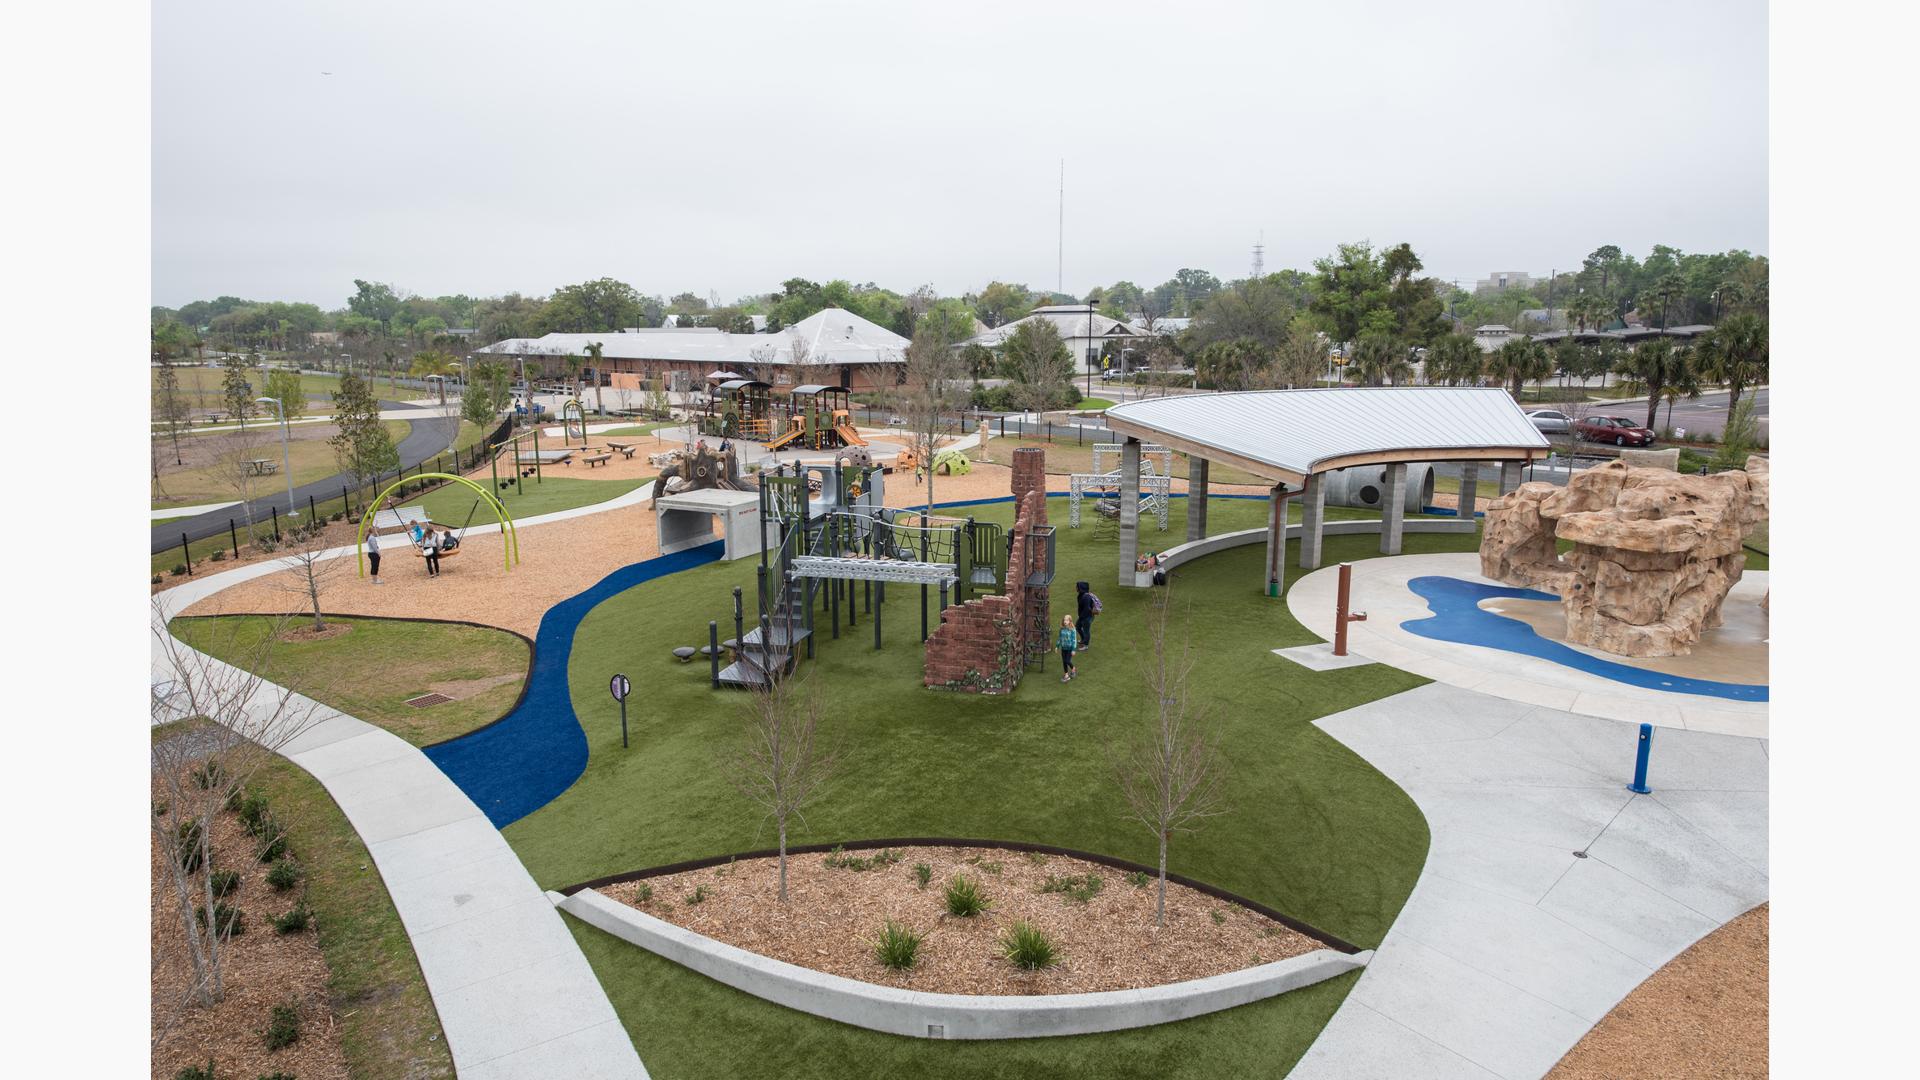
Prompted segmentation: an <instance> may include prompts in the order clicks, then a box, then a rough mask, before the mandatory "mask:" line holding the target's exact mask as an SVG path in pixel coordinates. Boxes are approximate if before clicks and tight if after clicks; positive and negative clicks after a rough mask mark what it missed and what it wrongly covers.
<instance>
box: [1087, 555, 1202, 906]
mask: <svg viewBox="0 0 1920 1080" xmlns="http://www.w3.org/2000/svg"><path fill="white" fill-rule="evenodd" d="M1172 610H1173V590H1172V589H1171V588H1168V589H1165V590H1163V591H1162V592H1161V594H1160V596H1159V597H1158V599H1157V602H1154V601H1149V607H1148V611H1147V646H1148V647H1147V653H1146V655H1145V656H1144V657H1143V658H1142V659H1141V665H1140V674H1141V681H1142V682H1144V683H1145V684H1146V691H1147V692H1146V694H1145V696H1144V699H1143V700H1144V701H1145V702H1146V703H1147V706H1146V713H1147V720H1148V726H1147V730H1145V731H1143V732H1141V733H1140V734H1139V735H1138V736H1137V737H1136V738H1135V740H1134V742H1133V745H1132V746H1131V747H1130V748H1128V749H1127V750H1125V751H1123V752H1121V753H1120V754H1118V755H1115V756H1114V779H1115V781H1116V783H1117V784H1118V785H1119V788H1120V794H1121V797H1122V798H1123V799H1124V800H1125V803H1126V808H1127V813H1128V815H1129V816H1130V817H1132V818H1133V819H1134V820H1136V821H1138V822H1140V823H1141V824H1142V825H1145V826H1146V827H1147V828H1148V829H1149V830H1151V831H1152V833H1153V836H1154V839H1155V840H1156V841H1157V842H1158V843H1159V845H1160V892H1159V897H1158V899H1157V900H1156V901H1155V904H1154V915H1153V923H1154V925H1155V926H1165V925H1166V917H1167V846H1168V844H1169V842H1170V841H1171V840H1172V837H1173V834H1174V833H1177V832H1188V831H1191V830H1193V829H1195V828H1197V827H1198V826H1199V823H1200V822H1201V821H1203V820H1204V819H1206V818H1209V817H1214V816H1216V815H1218V814H1221V813H1224V812H1225V810H1224V807H1223V805H1222V800H1221V785H1222V781H1223V780H1224V778H1225V775H1226V761H1225V759H1223V758H1222V757H1221V756H1220V752H1219V743H1218V741H1217V740H1216V739H1215V737H1214V735H1213V733H1212V731H1211V730H1210V727H1209V725H1208V724H1207V722H1206V715H1205V712H1204V710H1203V707H1202V706H1201V705H1200V704H1199V703H1198V702H1196V701H1195V700H1194V697H1193V695H1192V694H1191V692H1190V690H1191V688H1190V686H1189V682H1190V680H1191V677H1192V675H1193V665H1194V655H1193V642H1192V639H1191V638H1188V637H1185V636H1182V638H1181V640H1180V641H1179V642H1178V643H1174V642H1172V641H1170V640H1169V638H1170V637H1171V632H1170V627H1169V613H1170V612H1171V611H1172ZM1181 625H1182V626H1184V625H1186V624H1185V622H1184V621H1183V622H1182V623H1181Z"/></svg>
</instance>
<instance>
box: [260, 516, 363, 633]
mask: <svg viewBox="0 0 1920 1080" xmlns="http://www.w3.org/2000/svg"><path fill="white" fill-rule="evenodd" d="M320 525H321V523H320V522H317V521H311V522H307V523H306V524H305V525H304V526H297V527H295V529H294V531H293V533H292V534H291V535H289V536H288V537H287V542H286V547H285V549H284V551H285V557H284V558H283V560H282V561H283V562H284V563H285V565H286V570H285V572H284V573H280V574H275V575H274V576H273V577H272V578H271V579H270V581H271V582H272V584H273V587H274V588H276V589H278V590H280V591H281V592H284V593H288V594H290V595H293V596H297V597H299V598H300V599H301V601H302V602H303V603H304V604H305V606H307V607H308V608H309V609H311V610H312V612H313V629H314V632H315V633H318V632H320V631H322V630H325V629H326V628H327V620H326V616H324V615H323V614H322V613H321V609H320V596H321V594H322V593H323V592H325V591H326V589H327V588H328V587H329V586H330V585H332V584H333V582H334V580H335V579H337V578H338V577H339V576H340V574H341V572H342V571H344V570H345V569H346V568H347V567H349V566H351V565H353V564H352V563H351V561H350V560H347V559H344V558H340V557H338V556H331V557H330V556H328V555H327V552H329V551H331V550H333V545H332V544H331V543H329V542H328V540H327V538H326V531H325V530H324V529H322V528H320Z"/></svg>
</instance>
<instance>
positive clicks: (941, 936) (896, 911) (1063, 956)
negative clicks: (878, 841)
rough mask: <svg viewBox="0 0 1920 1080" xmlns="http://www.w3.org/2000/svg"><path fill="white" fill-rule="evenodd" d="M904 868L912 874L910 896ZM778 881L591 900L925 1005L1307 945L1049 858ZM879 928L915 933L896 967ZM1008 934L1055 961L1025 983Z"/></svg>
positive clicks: (806, 866) (852, 862)
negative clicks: (951, 894) (1020, 932)
mask: <svg viewBox="0 0 1920 1080" xmlns="http://www.w3.org/2000/svg"><path fill="white" fill-rule="evenodd" d="M920 866H925V867H926V868H927V869H926V871H925V873H924V876H925V878H926V880H927V884H926V885H925V886H922V885H921V884H920V878H921V877H922V876H923V875H922V873H921V872H920V871H918V870H917V867H920ZM861 867H864V868H861ZM787 870H788V891H789V894H788V900H787V902H786V903H784V904H782V903H781V902H780V901H779V899H778V884H779V873H778V862H777V860H775V859H752V860H742V861H740V862H737V863H731V864H727V865H724V866H717V867H711V868H708V869H704V870H690V871H687V872H684V873H679V874H671V875H666V876H663V877H656V878H649V879H647V880H645V881H641V882H628V883H625V884H621V885H614V886H609V887H607V888H605V889H602V890H601V891H602V892H603V893H605V894H606V895H608V896H610V897H612V898H613V899H616V900H619V901H620V902H622V903H625V904H630V905H632V906H634V907H637V908H639V909H640V910H642V911H645V912H646V913H648V914H649V915H653V916H655V917H657V918H660V919H664V920H666V921H668V922H671V923H674V924H675V925H678V926H683V927H685V928H687V929H689V930H693V931H695V932H698V933H701V934H705V935H707V936H708V937H711V938H715V939H717V940H720V941H724V942H726V943H728V944H730V945H735V946H738V947H740V948H742V949H747V950H749V951H751V952H756V953H759V954H761V955H764V956H770V957H773V958H775V959H778V960H784V961H786V962H788V963H791V964H797V965H800V966H802V967H808V968H813V969H815V970H817V971H825V972H828V973H831V974H834V975H841V976H845V977H846V978H850V979H859V980H862V981H864V982H872V983H880V984H883V985H886V986H896V987H901V988H904V989H910V990H923V991H928V992H937V993H950V994H1064V993H1085V992H1090V991H1097V990H1125V989H1133V988H1138V987H1144V986H1158V985H1161V984H1164V983H1171V982H1180V981H1183V980H1186V979H1197V978H1202V977H1204V976H1208V975H1219V974H1223V973H1225V972H1229V971H1237V970H1239V969H1241V968H1245V967H1251V966H1253V965H1256V964H1264V963H1269V962H1271V961H1275V960H1283V959H1286V958H1287V957H1290V956H1298V955H1300V954H1302V953H1307V952H1311V951H1313V950H1314V949H1317V948H1321V947H1322V946H1321V944H1320V943H1319V942H1317V941H1315V940H1313V939H1312V938H1309V937H1307V936H1305V935H1304V934H1301V933H1299V932H1297V931H1295V930H1292V929H1290V928H1288V927H1286V926H1284V925H1282V924H1280V923H1277V922H1274V921H1273V920H1271V919H1268V918H1266V917H1265V916H1262V915H1260V914H1258V913H1256V912H1253V911H1250V910H1248V909H1246V908H1242V907H1239V906H1236V905H1233V904H1229V903H1227V902H1225V901H1222V900H1218V899H1215V898H1214V897H1211V896H1208V895H1207V894H1205V893H1202V892H1199V891H1197V890H1194V889H1188V888H1185V887H1183V886H1179V885H1173V884H1169V885H1168V887H1167V917H1166V925H1165V926H1163V927H1156V926H1155V925H1154V900H1155V894H1156V890H1157V884H1158V883H1157V881H1155V880H1154V879H1152V878H1151V877H1147V876H1145V875H1142V876H1140V877H1137V878H1130V877H1129V876H1128V875H1127V874H1124V873H1122V872H1120V871H1118V870H1115V869H1113V868H1111V867H1107V866H1101V865H1099V864H1097V863H1091V862H1086V861H1083V860H1080V859H1070V858H1066V857H1064V856H1059V855H1040V854H1037V853H1023V852H1017V851H1008V850H1005V849H1001V848H957V847H910V848H899V849H894V850H892V851H889V852H887V853H884V854H883V853H881V852H879V851H877V850H862V851H855V852H846V853H840V854H838V855H823V854H818V853H815V854H809V855H795V856H789V858H788V860H787ZM955 879H964V880H966V881H970V882H972V883H973V884H974V885H975V886H976V887H977V888H978V889H979V891H980V893H981V894H983V895H984V896H985V898H986V901H987V904H988V907H987V908H986V910H985V911H983V912H981V913H979V914H977V915H973V916H970V917H959V916H955V915H952V914H950V913H949V912H948V909H947V906H946V900H945V889H946V886H947V885H948V883H949V882H951V881H953V880H955ZM1049 889H1052V890H1054V891H1047V890H1049ZM643 895H645V896H646V899H642V896H643ZM888 920H893V921H894V922H895V923H897V924H899V925H902V926H905V927H907V928H908V929H910V930H912V931H914V932H916V933H920V934H923V935H925V939H924V941H923V943H922V944H921V945H920V947H919V950H918V953H917V957H916V962H915V964H914V966H913V967H912V968H911V969H909V970H904V971H901V970H895V969H892V968H888V967H886V966H883V965H882V964H881V963H880V961H879V960H878V959H877V958H876V955H875V948H874V945H873V941H874V940H875V939H876V938H878V937H879V936H880V934H881V931H882V927H883V926H884V925H885V924H886V922H887V921H888ZM1016 922H1025V923H1027V924H1029V925H1030V926H1032V927H1034V928H1036V929H1038V930H1039V931H1040V932H1041V933H1043V934H1044V935H1045V936H1046V938H1047V939H1048V941H1049V942H1050V943H1051V944H1052V945H1053V946H1054V948H1055V950H1056V951H1057V953H1058V957H1059V958H1058V961H1057V962H1056V963H1055V964H1053V965H1051V966H1048V967H1044V968H1041V969H1039V970H1034V971H1027V970H1023V969H1022V968H1021V967H1019V966H1017V965H1016V964H1015V963H1013V962H1012V961H1011V960H1009V959H1007V958H1006V957H1004V956H1003V955H1002V947H1001V940H1002V938H1003V937H1004V936H1005V935H1006V934H1007V933H1008V931H1009V928H1010V927H1012V926H1013V924H1014V923H1016Z"/></svg>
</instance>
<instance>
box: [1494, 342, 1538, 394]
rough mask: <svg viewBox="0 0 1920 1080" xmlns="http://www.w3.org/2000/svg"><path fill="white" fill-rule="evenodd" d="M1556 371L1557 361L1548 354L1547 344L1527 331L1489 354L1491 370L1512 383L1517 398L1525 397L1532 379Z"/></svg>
mask: <svg viewBox="0 0 1920 1080" xmlns="http://www.w3.org/2000/svg"><path fill="white" fill-rule="evenodd" d="M1552 371H1553V362H1552V361H1551V360H1549V359H1548V358H1547V350H1546V347H1545V346H1543V345H1541V344H1540V343H1539V342H1537V341H1535V340H1533V338H1532V337H1531V336H1529V335H1527V334H1518V335H1516V336H1514V337H1510V338H1508V339H1507V341H1506V344H1504V345H1501V346H1500V348H1498V349H1496V350H1495V351H1494V352H1493V353H1492V354H1491V355H1489V356H1488V357H1487V374H1489V375H1492V376H1494V377H1496V378H1498V379H1499V380H1500V382H1501V385H1503V386H1507V387H1509V388H1510V389H1511V391H1512V393H1513V400H1515V401H1519V400H1521V397H1522V395H1523V394H1524V393H1525V392H1526V385H1527V384H1528V383H1530V382H1538V381H1539V380H1541V379H1544V378H1546V377H1547V376H1548V375H1549V374H1551V373H1552Z"/></svg>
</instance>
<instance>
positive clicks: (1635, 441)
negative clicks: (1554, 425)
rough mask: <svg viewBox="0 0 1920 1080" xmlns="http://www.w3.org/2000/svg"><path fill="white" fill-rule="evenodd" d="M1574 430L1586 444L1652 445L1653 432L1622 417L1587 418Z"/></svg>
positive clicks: (1576, 425)
mask: <svg viewBox="0 0 1920 1080" xmlns="http://www.w3.org/2000/svg"><path fill="white" fill-rule="evenodd" d="M1574 430H1575V431H1578V432H1579V433H1580V437H1581V438H1583V439H1585V440H1587V441H1588V442H1602V443H1612V444H1613V445H1615V446H1652V445H1653V430H1652V429H1651V428H1643V427H1641V426H1640V425H1639V424H1636V423H1634V422H1633V421H1632V420H1629V419H1627V418H1626V417H1624V416H1589V417H1587V418H1586V419H1585V420H1582V421H1580V422H1579V423H1577V424H1575V425H1574Z"/></svg>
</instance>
